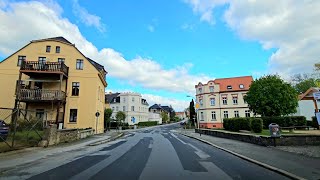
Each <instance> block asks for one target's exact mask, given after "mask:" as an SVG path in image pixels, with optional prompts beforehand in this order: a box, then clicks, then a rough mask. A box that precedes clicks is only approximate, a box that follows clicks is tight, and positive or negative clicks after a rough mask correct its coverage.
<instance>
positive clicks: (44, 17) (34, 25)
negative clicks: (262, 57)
mask: <svg viewBox="0 0 320 180" xmlns="http://www.w3.org/2000/svg"><path fill="white" fill-rule="evenodd" d="M8 6H9V7H10V8H5V9H4V8H1V9H0V22H1V23H0V53H1V54H5V55H9V54H11V53H13V52H14V51H16V50H18V49H19V48H21V47H22V46H24V45H25V44H27V43H28V42H30V40H34V39H41V38H47V37H54V36H64V37H65V38H66V39H68V40H69V41H70V42H72V43H75V44H76V47H77V48H78V49H79V50H80V51H81V52H83V53H84V54H85V55H86V56H88V57H90V58H92V59H94V60H97V61H98V62H99V63H101V64H102V65H104V66H105V68H106V70H107V71H108V72H109V74H108V76H112V77H115V78H118V79H121V80H125V81H126V82H129V83H131V84H139V85H141V86H143V87H145V88H150V89H161V90H168V91H173V92H184V93H190V94H194V85H195V84H197V83H198V82H199V81H201V82H207V81H208V80H209V79H210V78H209V77H208V76H205V75H203V74H198V75H190V73H189V69H190V68H191V67H192V65H191V64H188V63H186V64H184V65H181V66H177V67H173V68H171V69H165V68H163V67H162V65H161V64H159V63H157V62H156V61H154V60H152V59H148V58H143V57H137V58H135V59H132V60H127V59H125V58H124V56H123V55H122V54H121V53H119V52H117V51H116V50H114V49H111V48H103V49H101V50H98V49H97V48H96V47H95V46H94V45H93V44H92V43H91V42H89V41H88V40H86V39H85V37H83V35H82V34H81V33H80V31H79V29H78V27H77V26H76V25H75V24H72V23H71V22H70V21H69V20H68V19H66V18H63V17H61V14H59V12H56V11H54V10H53V9H51V8H50V6H47V5H46V4H43V3H40V2H36V1H29V2H19V3H10V4H9V5H8Z"/></svg>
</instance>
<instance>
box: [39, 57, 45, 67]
mask: <svg viewBox="0 0 320 180" xmlns="http://www.w3.org/2000/svg"><path fill="white" fill-rule="evenodd" d="M38 62H39V69H40V70H45V65H46V57H39V58H38Z"/></svg>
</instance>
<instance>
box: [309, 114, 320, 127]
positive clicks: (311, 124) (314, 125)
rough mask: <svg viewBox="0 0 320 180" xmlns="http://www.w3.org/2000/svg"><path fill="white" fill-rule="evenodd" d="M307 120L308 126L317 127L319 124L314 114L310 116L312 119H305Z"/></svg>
mask: <svg viewBox="0 0 320 180" xmlns="http://www.w3.org/2000/svg"><path fill="white" fill-rule="evenodd" d="M307 122H308V126H311V127H313V128H317V129H319V124H318V121H317V118H316V117H315V116H313V117H312V121H307Z"/></svg>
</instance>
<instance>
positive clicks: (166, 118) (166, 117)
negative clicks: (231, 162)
mask: <svg viewBox="0 0 320 180" xmlns="http://www.w3.org/2000/svg"><path fill="white" fill-rule="evenodd" d="M160 115H161V118H162V122H167V121H168V120H169V116H168V114H167V113H166V112H161V114H160Z"/></svg>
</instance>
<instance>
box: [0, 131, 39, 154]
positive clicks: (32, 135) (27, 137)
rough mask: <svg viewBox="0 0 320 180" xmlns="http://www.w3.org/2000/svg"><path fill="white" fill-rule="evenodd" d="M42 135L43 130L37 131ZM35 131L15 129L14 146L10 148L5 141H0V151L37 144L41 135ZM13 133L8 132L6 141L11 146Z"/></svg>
mask: <svg viewBox="0 0 320 180" xmlns="http://www.w3.org/2000/svg"><path fill="white" fill-rule="evenodd" d="M37 132H38V133H39V135H40V136H41V137H43V134H44V133H43V131H37ZM39 135H38V134H37V133H36V132H35V131H17V132H16V134H15V138H14V139H15V142H14V147H13V148H10V147H9V146H8V145H7V144H6V143H5V142H0V152H6V151H9V150H12V149H17V148H21V147H32V146H37V145H38V143H39V141H40V140H41V137H39ZM12 138H13V133H10V134H9V136H8V138H7V140H6V142H7V143H8V144H9V145H10V146H11V143H12Z"/></svg>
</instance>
